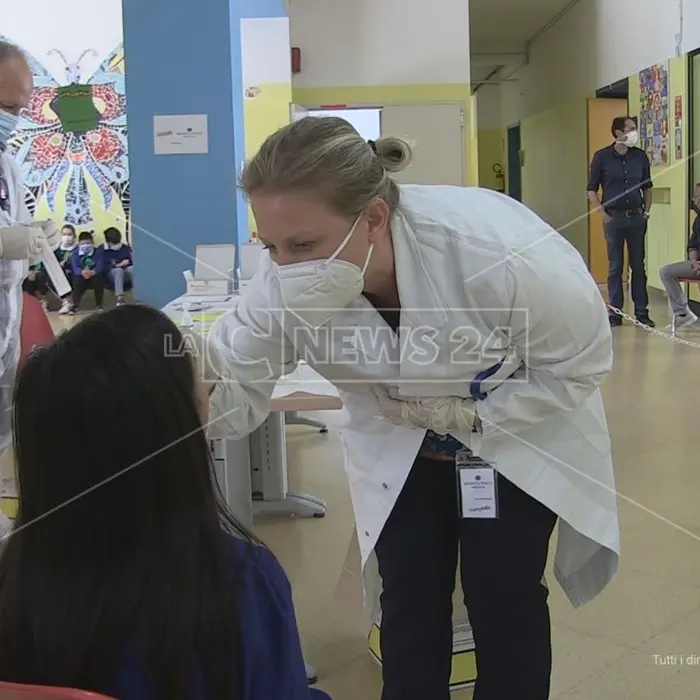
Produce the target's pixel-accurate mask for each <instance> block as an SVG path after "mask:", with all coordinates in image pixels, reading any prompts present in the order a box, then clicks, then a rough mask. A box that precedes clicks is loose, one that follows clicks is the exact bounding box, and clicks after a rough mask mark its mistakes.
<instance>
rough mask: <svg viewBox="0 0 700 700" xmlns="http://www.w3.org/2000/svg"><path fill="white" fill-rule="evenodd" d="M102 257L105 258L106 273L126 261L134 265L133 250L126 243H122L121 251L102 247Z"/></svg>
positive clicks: (105, 246)
mask: <svg viewBox="0 0 700 700" xmlns="http://www.w3.org/2000/svg"><path fill="white" fill-rule="evenodd" d="M102 256H103V257H104V262H105V271H106V272H109V271H110V270H112V269H113V268H114V267H115V266H116V265H117V264H119V263H120V262H124V261H125V260H128V261H129V265H133V264H134V259H133V256H132V253H131V248H130V247H129V246H128V245H127V244H126V243H122V247H121V248H120V249H119V250H112V249H111V248H108V247H107V245H106V244H105V245H104V246H102Z"/></svg>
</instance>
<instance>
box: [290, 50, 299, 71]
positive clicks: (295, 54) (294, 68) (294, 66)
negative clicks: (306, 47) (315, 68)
mask: <svg viewBox="0 0 700 700" xmlns="http://www.w3.org/2000/svg"><path fill="white" fill-rule="evenodd" d="M292 73H301V49H300V48H299V47H298V46H292Z"/></svg>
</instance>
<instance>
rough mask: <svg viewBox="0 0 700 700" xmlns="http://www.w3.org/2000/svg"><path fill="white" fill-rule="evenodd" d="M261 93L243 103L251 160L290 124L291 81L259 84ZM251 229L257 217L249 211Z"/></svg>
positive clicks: (253, 227) (251, 229)
mask: <svg viewBox="0 0 700 700" xmlns="http://www.w3.org/2000/svg"><path fill="white" fill-rule="evenodd" d="M258 87H259V89H260V94H259V95H258V96H257V97H254V98H252V99H249V98H246V99H245V102H244V105H243V119H244V123H245V154H246V159H247V160H249V159H250V158H252V157H253V156H254V155H255V154H256V153H257V152H258V149H259V148H260V146H262V144H263V141H264V140H265V139H266V138H267V137H268V136H269V135H270V134H273V133H274V132H275V131H277V129H279V128H280V127H282V126H284V125H285V124H289V119H290V109H291V102H292V86H291V84H290V83H281V84H277V85H259V86H258ZM248 222H249V228H250V231H254V230H255V219H254V218H253V213H252V211H250V209H249V211H248Z"/></svg>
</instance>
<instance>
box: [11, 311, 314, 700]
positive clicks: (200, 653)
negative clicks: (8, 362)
mask: <svg viewBox="0 0 700 700" xmlns="http://www.w3.org/2000/svg"><path fill="white" fill-rule="evenodd" d="M179 347H182V336H181V334H180V332H179V330H178V329H177V327H176V326H175V325H174V324H173V323H172V322H171V321H170V320H168V319H167V318H166V317H165V316H164V315H163V314H161V313H160V312H158V311H155V310H153V309H150V308H147V307H143V306H124V307H120V308H117V309H115V310H113V311H109V312H104V313H99V314H95V315H93V316H91V317H89V318H88V319H86V320H85V321H83V322H82V323H80V324H78V325H77V326H76V327H74V328H73V329H71V330H69V331H67V332H65V333H63V334H61V335H60V336H59V337H58V338H57V339H56V340H55V342H54V343H53V344H51V345H49V346H47V347H45V348H42V349H39V350H38V351H36V352H35V353H34V354H33V355H32V356H31V357H30V358H29V359H28V361H27V363H26V365H25V366H24V367H23V369H22V370H21V373H20V377H19V379H18V382H17V386H16V392H15V408H14V426H13V429H14V445H15V450H16V461H17V478H18V487H19V493H20V502H19V512H18V515H17V521H16V523H15V529H14V532H13V534H12V535H11V537H10V538H9V539H8V540H7V542H6V544H5V547H4V551H3V552H2V555H1V556H0V680H3V681H12V682H16V683H27V684H38V685H52V686H67V687H74V688H81V689H84V690H89V691H93V692H99V693H103V694H105V695H108V696H110V697H116V698H119V699H120V700H229V699H231V700H302V699H303V700H308V699H309V698H310V697H312V695H311V694H312V693H315V692H319V691H311V690H310V689H309V688H308V685H307V680H306V674H305V669H304V662H303V659H302V653H301V648H300V643H299V636H298V632H297V627H296V621H295V617H294V611H293V606H292V600H291V590H290V585H289V582H288V580H287V578H286V576H285V574H284V572H283V571H282V569H281V567H280V565H279V564H278V563H277V561H276V559H275V558H274V556H273V555H272V554H271V553H270V552H269V551H268V550H267V549H266V548H265V547H264V546H262V545H261V544H260V543H259V542H258V541H256V540H255V538H254V537H253V536H252V535H250V534H249V533H248V532H246V531H245V529H244V528H243V527H242V526H241V525H240V524H239V523H238V522H237V521H236V519H235V518H234V517H233V515H232V514H231V513H230V512H229V510H228V509H227V507H226V505H225V503H224V502H223V500H222V498H221V495H220V492H219V490H218V487H217V483H216V477H215V474H214V471H213V466H212V461H211V458H210V452H209V446H208V443H207V439H206V437H205V435H204V431H203V427H202V426H203V423H205V422H206V420H207V415H206V413H207V406H208V396H207V392H206V389H205V388H204V387H203V386H202V385H201V384H200V382H199V380H198V372H197V369H196V364H195V362H194V361H193V358H192V356H191V355H190V354H187V353H180V354H179V356H174V355H178V354H177V353H168V352H167V349H168V348H179ZM66 415H68V416H70V420H71V423H72V424H73V426H74V436H73V437H72V438H70V449H66V425H65V417H66ZM319 694H320V695H323V694H321V693H320V692H319ZM323 697H325V695H323Z"/></svg>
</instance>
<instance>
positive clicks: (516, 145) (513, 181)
mask: <svg viewBox="0 0 700 700" xmlns="http://www.w3.org/2000/svg"><path fill="white" fill-rule="evenodd" d="M520 151H521V145H520V124H514V125H513V126H509V127H508V194H509V195H510V196H511V197H512V198H513V199H516V200H517V201H518V202H522V200H523V184H522V162H521V159H520Z"/></svg>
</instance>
